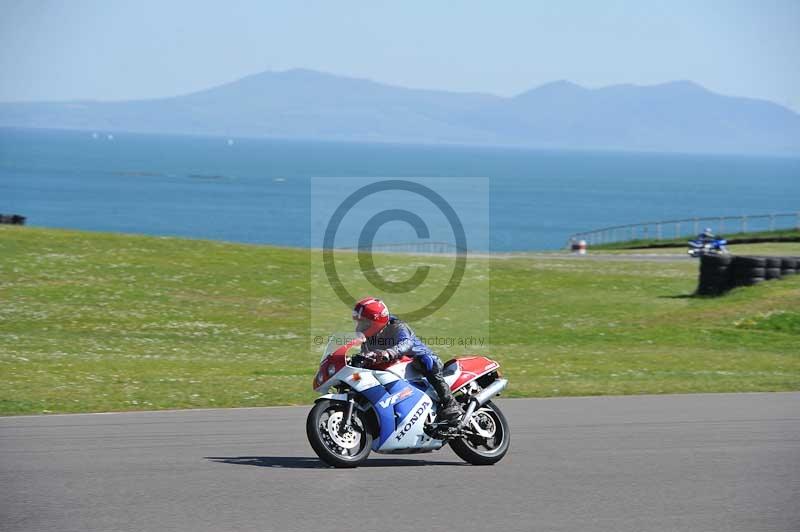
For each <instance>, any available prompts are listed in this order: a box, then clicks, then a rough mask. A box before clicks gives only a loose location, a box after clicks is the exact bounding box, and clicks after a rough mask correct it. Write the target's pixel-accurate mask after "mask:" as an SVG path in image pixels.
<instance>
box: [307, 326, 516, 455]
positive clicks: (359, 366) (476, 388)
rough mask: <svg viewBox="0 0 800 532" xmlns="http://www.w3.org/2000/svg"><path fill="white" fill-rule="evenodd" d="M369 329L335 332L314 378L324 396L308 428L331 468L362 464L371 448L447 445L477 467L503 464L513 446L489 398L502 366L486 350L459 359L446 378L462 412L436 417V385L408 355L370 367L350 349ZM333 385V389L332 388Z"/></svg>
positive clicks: (418, 449)
mask: <svg viewBox="0 0 800 532" xmlns="http://www.w3.org/2000/svg"><path fill="white" fill-rule="evenodd" d="M364 341H365V338H364V337H363V335H360V334H359V335H352V334H350V335H331V337H330V340H329V341H328V344H327V346H326V347H325V349H324V351H323V354H322V359H321V360H320V365H319V371H317V374H316V375H315V376H314V381H313V388H314V390H315V391H317V392H319V393H323V394H324V395H322V396H321V397H319V398H318V399H317V400H316V402H315V404H314V407H313V408H312V409H311V412H309V414H308V419H307V420H306V434H307V436H308V441H309V443H310V444H311V447H312V448H313V449H314V452H316V454H317V456H319V458H320V460H322V461H323V462H325V463H326V464H328V465H331V466H333V467H342V468H348V467H358V466H359V465H361V464H363V463H364V462H365V461H366V460H367V458H368V457H369V454H370V452H371V451H375V452H377V453H385V454H396V453H402V454H409V453H427V452H432V451H435V450H437V449H441V448H442V447H444V446H445V445H447V444H449V445H450V447H451V448H452V449H453V451H454V452H455V453H456V454H457V455H458V456H459V457H460V458H462V459H463V460H465V461H466V462H469V463H471V464H474V465H491V464H495V463H497V462H498V461H499V460H500V459H502V458H503V456H505V454H506V452H507V451H508V446H509V440H510V431H509V427H508V421H507V420H506V418H505V416H504V415H503V413H502V412H501V411H500V409H499V408H498V407H497V405H495V404H494V403H493V402H492V401H491V399H492V398H493V397H494V396H495V395H497V394H499V393H500V392H501V391H503V390H504V389H505V387H506V386H507V384H508V380H507V379H504V378H502V377H501V375H500V371H499V368H500V364H498V363H497V362H495V361H494V360H491V359H489V358H486V357H482V356H468V357H459V358H455V359H453V360H450V361H448V362H447V363H446V364H445V365H444V370H443V372H442V373H443V376H444V378H445V381H446V382H447V383H448V384H449V385H450V389H451V390H452V391H453V393H454V395H455V397H456V399H457V400H458V401H459V402H460V403H461V405H462V408H463V409H464V413H463V415H462V416H461V418H460V419H458V420H456V421H455V423H454V422H452V421H451V422H447V421H441V420H438V419H437V404H438V401H437V397H436V392H435V391H434V389H433V387H432V386H430V384H428V382H427V380H425V378H424V377H423V376H422V374H421V373H419V372H418V371H416V370H415V369H414V368H413V366H412V365H411V364H410V362H411V361H412V359H411V358H409V357H402V358H400V359H398V360H396V361H394V362H390V363H383V364H378V365H371V366H370V367H364V366H365V365H366V360H365V359H364V357H362V356H361V355H360V354H359V355H354V356H352V357H351V356H348V354H347V353H348V351H350V350H351V349H354V348H360V346H361V344H362V343H363V342H364ZM331 389H333V391H334V393H326V392H328V391H329V390H331Z"/></svg>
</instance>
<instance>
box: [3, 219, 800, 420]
mask: <svg viewBox="0 0 800 532" xmlns="http://www.w3.org/2000/svg"><path fill="white" fill-rule="evenodd" d="M339 260H341V261H345V262H346V261H348V260H353V261H355V256H353V257H351V258H349V259H348V257H347V256H343V257H342V258H341V259H339ZM444 260H445V259H440V258H437V257H426V258H425V261H426V262H427V263H429V264H431V265H432V266H434V267H435V266H436V265H437V264H438V263H439V262H442V261H444ZM419 261H420V259H419V258H414V257H394V258H393V259H392V268H393V272H394V275H396V276H397V278H398V279H405V278H408V277H409V275H410V272H413V271H414V269H415V268H416V267H417V265H418V263H419ZM477 263H478V266H481V265H482V266H483V267H484V269H486V270H487V271H488V273H489V275H490V279H491V283H490V288H489V293H488V294H485V296H486V297H485V299H486V300H488V301H489V302H490V314H489V316H490V320H489V323H488V329H489V332H490V340H491V343H490V345H488V346H485V347H483V348H480V349H475V348H464V347H459V346H457V345H454V346H449V347H448V346H442V347H441V348H439V352H440V355H441V356H442V358H449V357H450V356H456V355H460V354H465V353H467V352H475V351H480V352H482V353H486V354H489V355H490V356H492V357H494V358H497V359H498V360H499V361H500V362H501V363H502V365H503V368H504V370H505V374H506V375H507V376H508V377H509V378H510V381H511V384H510V389H509V393H508V395H511V396H516V397H521V396H551V395H586V394H631V393H676V392H723V391H764V390H797V389H800V353H799V352H798V351H799V350H798V348H797V346H798V345H800V276H797V277H796V278H792V279H786V280H782V281H775V282H770V283H765V284H763V285H760V286H756V287H752V288H747V289H737V290H734V291H733V292H732V293H731V294H730V295H728V296H726V297H724V298H719V299H703V298H691V297H688V295H689V294H690V293H691V292H692V291H693V289H694V287H695V283H696V275H697V272H696V267H697V266H696V264H695V263H694V262H690V261H687V262H686V263H682V262H678V263H669V264H661V263H655V262H654V263H648V262H617V261H615V262H608V263H602V262H597V261H576V260H569V259H565V260H558V259H539V260H537V259H536V258H514V259H503V260H492V259H479V260H478V261H477ZM340 266H342V267H340V268H339V271H340V272H343V273H342V275H343V278H344V281H345V283H348V282H356V277H357V275H360V274H359V272H358V271H357V268H356V267H351V268H347V267H344V266H346V265H344V264H342V265H340ZM353 266H354V265H353ZM309 276H310V267H309V252H308V251H304V250H297V249H283V248H274V247H261V246H247V245H238V244H226V243H215V242H206V241H194V240H181V239H174V238H151V237H140V236H129V235H110V234H100V233H83V232H74V231H59V230H45V229H36V228H30V227H22V228H20V227H8V226H7V227H0V372H2V375H3V386H2V387H1V388H0V414H5V415H9V414H23V413H42V412H44V413H47V412H91V411H110V410H135V409H162V408H196V407H216V406H220V407H222V406H225V407H227V406H261V405H277V404H301V403H308V402H310V401H311V400H312V399H313V397H314V393H313V391H312V390H311V387H310V382H311V378H312V376H313V374H314V372H315V370H316V366H317V361H318V358H319V354H318V347H317V346H314V345H313V342H312V341H311V338H310V335H309V319H310V316H309V314H310V307H309V300H310V295H311V294H310V290H309ZM475 295H478V294H475ZM469 299H470V300H474V299H472V298H469ZM388 300H389V301H390V302H391V296H389V297H388ZM454 300H456V301H459V300H458V299H457V298H454ZM473 311H474V309H470V308H469V304H468V302H467V301H463V302H460V303H459V304H458V306H457V307H453V308H452V311H451V313H450V314H448V317H449V318H451V319H438V320H434V319H431V318H429V319H426V320H422V321H420V322H419V323H415V324H412V325H415V328H416V330H417V333H418V334H420V335H421V336H431V335H447V334H460V333H463V331H460V330H459V328H458V322H459V321H460V320H461V319H464V320H466V319H467V318H468V315H469V314H471V313H472V312H473ZM325 315H326V319H327V316H330V320H331V322H332V323H331V326H330V330H340V329H341V327H343V326H349V321H350V320H349V314H348V313H347V311H346V309H344V310H343V309H340V308H339V307H338V306H331V308H329V309H326V310H325ZM334 322H335V323H334Z"/></svg>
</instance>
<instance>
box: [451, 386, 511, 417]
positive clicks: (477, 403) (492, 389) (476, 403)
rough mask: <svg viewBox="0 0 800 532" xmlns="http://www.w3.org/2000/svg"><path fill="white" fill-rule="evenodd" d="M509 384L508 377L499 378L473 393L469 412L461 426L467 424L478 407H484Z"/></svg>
mask: <svg viewBox="0 0 800 532" xmlns="http://www.w3.org/2000/svg"><path fill="white" fill-rule="evenodd" d="M507 385H508V379H497V380H496V381H494V382H493V383H491V384H490V385H489V386H487V387H486V388H484V389H483V390H481V391H480V392H478V393H476V394H475V395H473V396H472V398H471V399H470V400H469V405H468V406H467V412H466V413H465V414H464V417H463V418H462V419H461V426H462V427H463V426H464V425H466V424H467V422H468V421H469V418H471V417H472V414H473V413H474V412H475V410H476V409H478V408H480V407H482V406H483V405H485V404H486V403H488V402H489V400H490V399H491V398H492V397H494V396H495V395H497V394H498V393H500V392H502V391H503V390H505V388H506V386H507Z"/></svg>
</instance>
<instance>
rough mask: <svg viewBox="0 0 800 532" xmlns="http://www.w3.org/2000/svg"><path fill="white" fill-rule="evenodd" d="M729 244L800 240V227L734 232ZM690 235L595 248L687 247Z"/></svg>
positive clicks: (730, 236)
mask: <svg viewBox="0 0 800 532" xmlns="http://www.w3.org/2000/svg"><path fill="white" fill-rule="evenodd" d="M723 236H724V237H725V239H726V240H727V241H728V243H729V244H758V243H762V242H800V229H778V230H775V231H754V232H750V233H733V234H727V233H726V234H725V235H723ZM689 239H690V237H685V238H668V239H662V240H656V239H639V240H629V241H626V242H610V243H608V244H595V245H593V246H592V249H594V250H614V249H648V248H675V247H679V248H685V247H686V242H688V241H689Z"/></svg>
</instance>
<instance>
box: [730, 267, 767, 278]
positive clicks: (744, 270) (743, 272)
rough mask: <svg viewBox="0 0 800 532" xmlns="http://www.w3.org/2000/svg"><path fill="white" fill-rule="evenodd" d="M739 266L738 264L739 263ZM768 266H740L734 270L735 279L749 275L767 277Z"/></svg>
mask: <svg viewBox="0 0 800 532" xmlns="http://www.w3.org/2000/svg"><path fill="white" fill-rule="evenodd" d="M737 266H738V265H737ZM766 276H767V269H766V268H749V267H746V266H745V267H742V266H739V267H737V268H735V269H734V270H733V278H734V279H747V278H748V277H766Z"/></svg>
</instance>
